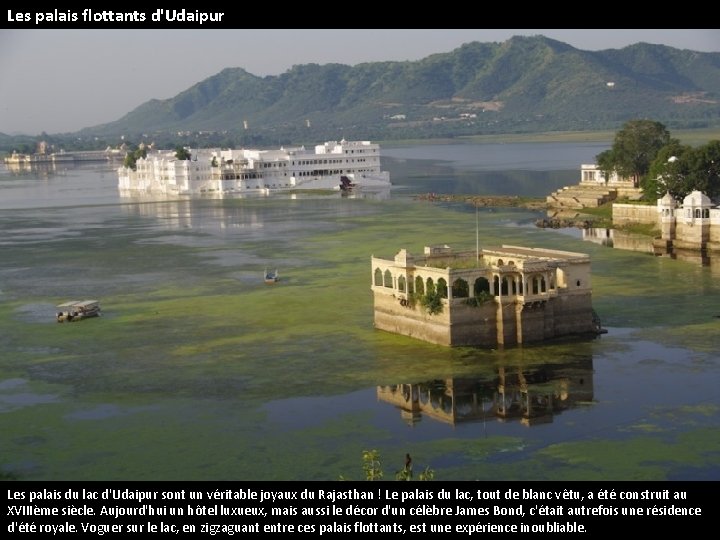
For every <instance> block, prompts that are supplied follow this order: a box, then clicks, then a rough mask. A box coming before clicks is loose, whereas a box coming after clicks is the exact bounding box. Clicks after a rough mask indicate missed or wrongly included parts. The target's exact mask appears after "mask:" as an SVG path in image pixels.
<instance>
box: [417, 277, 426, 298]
mask: <svg viewBox="0 0 720 540" xmlns="http://www.w3.org/2000/svg"><path fill="white" fill-rule="evenodd" d="M415 292H416V293H417V294H425V285H423V279H422V278H421V277H420V276H418V277H416V278H415Z"/></svg>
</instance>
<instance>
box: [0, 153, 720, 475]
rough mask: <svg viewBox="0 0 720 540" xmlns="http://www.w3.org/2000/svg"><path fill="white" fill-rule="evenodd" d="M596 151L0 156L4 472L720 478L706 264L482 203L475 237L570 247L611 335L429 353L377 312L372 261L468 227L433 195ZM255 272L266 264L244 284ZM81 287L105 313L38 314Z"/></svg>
mask: <svg viewBox="0 0 720 540" xmlns="http://www.w3.org/2000/svg"><path fill="white" fill-rule="evenodd" d="M602 149H604V148H597V147H595V146H592V145H579V144H578V145H576V144H554V145H546V144H540V145H448V146H439V145H438V146H434V145H433V146H422V147H415V148H397V149H388V150H387V152H386V154H387V155H388V157H387V158H386V159H385V165H386V167H387V168H388V169H389V170H391V173H392V175H393V176H392V178H393V184H394V187H393V189H392V190H391V191H390V192H389V194H385V195H383V196H381V197H367V198H355V199H351V198H342V197H340V196H335V195H331V196H321V195H304V196H290V195H287V194H286V195H277V196H272V197H268V198H248V199H226V200H220V199H183V200H152V199H135V198H122V197H120V196H119V194H118V193H117V191H116V189H115V186H116V178H115V174H114V172H113V171H112V170H110V169H108V168H104V167H90V168H80V169H68V170H60V171H47V172H44V173H41V174H35V173H29V174H12V173H9V172H7V171H3V172H2V173H1V175H0V331H1V333H0V432H2V434H3V437H2V452H1V453H0V472H2V473H5V474H7V475H11V476H14V477H18V478H23V479H278V480H279V479H291V480H295V479H298V480H299V479H337V478H339V477H340V476H343V477H345V478H357V479H359V478H361V477H362V467H361V454H362V451H363V450H366V449H378V450H379V451H380V454H381V458H382V461H383V465H384V469H385V473H386V475H388V476H389V477H392V473H393V472H394V471H395V470H397V469H399V468H400V467H401V466H402V463H403V458H404V456H405V453H406V452H409V453H411V454H412V455H413V461H414V463H415V467H416V469H422V468H424V467H425V466H430V467H431V468H433V469H434V470H435V478H436V479H438V480H443V479H553V480H563V479H615V478H619V479H720V476H719V475H718V474H719V473H718V471H720V457H719V456H720V430H718V425H719V420H720V405H719V404H720V395H719V394H720V391H719V390H718V387H719V385H718V383H719V382H720V370H719V367H720V365H719V362H718V355H717V351H718V350H720V331H719V330H720V318H718V317H717V316H718V315H720V310H719V309H718V305H720V304H719V302H718V301H719V300H720V287H719V286H718V282H717V278H716V277H715V276H713V273H712V271H711V269H710V268H707V267H703V266H700V265H696V264H693V263H689V262H686V261H682V260H671V259H669V258H659V257H653V256H652V255H649V254H646V253H639V252H637V253H636V252H630V251H621V250H617V249H615V250H613V249H608V248H606V247H603V246H602V245H599V244H597V243H593V242H584V241H583V240H582V238H580V235H579V234H578V233H577V231H569V234H565V233H564V232H557V231H548V230H542V229H537V228H535V227H534V226H533V222H534V220H535V219H536V218H537V217H538V216H537V214H536V213H534V212H531V211H528V210H522V209H488V210H485V211H482V212H481V213H480V215H479V232H480V235H481V239H482V240H481V241H482V243H483V244H484V245H490V244H500V243H514V244H519V245H538V246H543V247H548V248H557V249H567V250H574V251H581V252H586V253H589V254H590V255H591V257H592V261H593V299H594V305H595V309H596V311H598V313H599V314H600V316H601V317H602V319H603V323H604V325H605V326H606V327H608V328H609V333H608V334H606V335H603V336H602V337H600V338H599V339H595V340H592V341H582V342H577V341H559V342H552V343H544V344H540V345H535V346H524V347H517V348H507V349H499V350H490V349H471V348H460V349H446V348H443V347H438V346H434V345H430V344H426V343H423V342H418V341H415V340H412V339H409V338H405V337H402V336H395V335H391V334H387V333H385V332H380V331H376V330H374V329H373V326H372V296H371V294H370V277H371V273H370V265H369V263H370V257H371V255H373V254H374V255H377V256H385V257H390V256H392V255H393V254H394V253H395V252H396V251H397V250H398V249H400V248H403V247H405V248H407V249H409V250H410V251H420V250H422V247H423V246H424V245H427V244H434V243H441V242H442V243H449V244H450V245H453V246H457V247H459V248H467V247H468V246H474V245H475V232H476V231H475V214H474V211H473V210H472V209H471V208H467V207H464V206H463V205H433V204H429V203H425V202H418V201H415V200H413V198H412V196H411V195H413V194H414V193H422V192H426V191H436V192H456V193H490V194H498V193H507V194H522V195H533V196H543V195H544V194H546V193H548V192H549V191H552V190H553V189H556V188H557V187H560V186H561V185H565V184H568V183H574V182H576V181H577V178H578V167H579V164H580V163H583V162H588V161H592V158H593V156H594V155H595V154H596V153H597V152H599V151H601V150H602ZM265 268H272V269H275V268H278V270H279V271H280V275H281V281H280V282H279V283H277V284H276V285H272V286H268V285H265V284H264V283H263V279H262V276H263V272H264V269H265ZM83 298H97V299H99V300H100V301H101V305H102V307H103V316H102V317H100V318H97V319H90V320H86V321H81V322H78V323H72V324H57V323H55V322H54V310H55V307H54V306H55V305H56V304H57V303H60V302H63V301H66V300H70V299H83Z"/></svg>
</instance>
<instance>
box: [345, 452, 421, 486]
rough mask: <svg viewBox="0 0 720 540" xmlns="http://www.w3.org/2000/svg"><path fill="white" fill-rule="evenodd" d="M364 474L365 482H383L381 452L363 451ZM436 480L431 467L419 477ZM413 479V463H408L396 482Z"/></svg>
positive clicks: (396, 478)
mask: <svg viewBox="0 0 720 540" xmlns="http://www.w3.org/2000/svg"><path fill="white" fill-rule="evenodd" d="M362 460H363V473H364V474H365V480H369V481H373V480H382V479H383V477H384V473H383V470H382V464H381V463H380V452H379V451H378V450H363V453H362ZM434 478H435V471H434V470H433V469H431V468H430V467H429V466H427V467H425V469H423V471H422V472H421V473H420V474H419V475H418V480H433V479H434ZM340 479H341V480H345V478H344V477H342V476H341V477H340ZM412 479H413V471H412V461H410V462H409V463H406V465H405V466H404V467H403V468H401V469H400V470H398V471H397V472H396V473H395V480H402V481H409V480H412Z"/></svg>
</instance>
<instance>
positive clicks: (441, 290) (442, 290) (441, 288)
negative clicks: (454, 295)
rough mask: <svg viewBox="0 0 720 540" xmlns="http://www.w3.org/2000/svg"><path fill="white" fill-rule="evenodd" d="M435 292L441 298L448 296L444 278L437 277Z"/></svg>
mask: <svg viewBox="0 0 720 540" xmlns="http://www.w3.org/2000/svg"><path fill="white" fill-rule="evenodd" d="M437 292H438V294H439V295H440V297H441V298H447V297H448V286H447V281H445V278H440V279H438V282H437Z"/></svg>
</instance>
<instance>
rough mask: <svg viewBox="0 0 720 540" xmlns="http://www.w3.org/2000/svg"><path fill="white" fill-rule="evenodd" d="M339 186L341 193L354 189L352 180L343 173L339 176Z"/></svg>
mask: <svg viewBox="0 0 720 540" xmlns="http://www.w3.org/2000/svg"><path fill="white" fill-rule="evenodd" d="M339 187H340V191H342V192H343V193H349V192H350V191H352V190H353V189H355V187H356V185H355V183H354V182H353V181H352V180H350V178H348V177H347V176H344V175H343V176H341V177H340V186H339Z"/></svg>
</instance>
